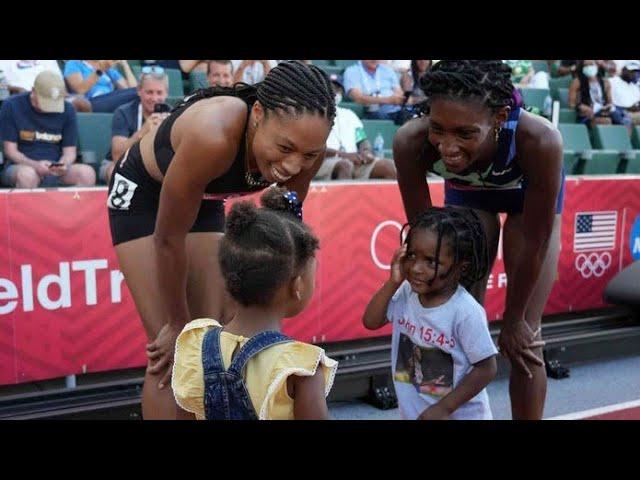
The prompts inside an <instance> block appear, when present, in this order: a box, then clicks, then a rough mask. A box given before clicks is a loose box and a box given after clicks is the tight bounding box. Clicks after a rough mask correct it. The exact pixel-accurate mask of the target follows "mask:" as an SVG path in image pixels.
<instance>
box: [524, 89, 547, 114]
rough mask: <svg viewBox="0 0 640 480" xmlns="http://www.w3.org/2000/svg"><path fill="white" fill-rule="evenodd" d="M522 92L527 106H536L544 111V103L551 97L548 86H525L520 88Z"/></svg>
mask: <svg viewBox="0 0 640 480" xmlns="http://www.w3.org/2000/svg"><path fill="white" fill-rule="evenodd" d="M520 93H522V100H523V101H524V104H525V105H526V106H527V107H536V108H538V109H540V111H541V112H544V103H545V101H546V99H547V97H549V89H547V88H523V89H521V90H520Z"/></svg>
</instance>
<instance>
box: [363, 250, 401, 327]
mask: <svg viewBox="0 0 640 480" xmlns="http://www.w3.org/2000/svg"><path fill="white" fill-rule="evenodd" d="M406 254H407V244H406V243H405V244H404V245H402V247H400V248H399V249H398V250H396V252H395V253H394V255H393V261H392V262H391V276H390V278H389V280H387V281H386V282H385V283H384V285H383V286H382V288H380V290H378V291H377V292H376V294H375V295H374V296H373V298H372V299H371V301H370V302H369V304H368V305H367V308H366V310H365V311H364V315H363V317H362V323H363V324H364V326H365V327H366V328H368V329H369V330H377V329H378V328H381V327H383V326H384V325H385V324H386V323H388V320H387V308H388V307H389V302H390V301H391V297H393V295H394V293H396V290H398V287H400V285H401V284H402V282H403V281H404V277H405V275H404V272H403V271H402V261H403V260H404V257H405V255H406Z"/></svg>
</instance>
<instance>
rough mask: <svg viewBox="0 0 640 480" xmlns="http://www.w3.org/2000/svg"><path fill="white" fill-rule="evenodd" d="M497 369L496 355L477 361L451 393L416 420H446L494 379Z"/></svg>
mask: <svg viewBox="0 0 640 480" xmlns="http://www.w3.org/2000/svg"><path fill="white" fill-rule="evenodd" d="M497 371H498V365H497V362H496V356H495V355H492V356H490V357H488V358H485V359H484V360H481V361H479V362H478V363H474V364H473V369H472V370H471V371H470V372H469V373H468V374H467V375H465V377H464V378H463V379H462V381H461V382H460V383H459V384H458V385H457V386H456V388H454V389H453V390H452V391H451V393H449V394H448V395H447V396H445V397H444V398H442V400H440V401H439V402H438V403H436V404H434V405H431V406H430V407H429V408H427V409H426V410H425V411H424V412H422V413H421V414H420V416H419V417H418V420H446V419H448V418H449V415H451V414H452V413H453V412H455V411H456V410H457V409H458V408H459V407H460V405H462V404H464V403H466V402H468V401H469V400H471V399H472V398H473V397H475V396H476V395H477V394H478V393H480V392H481V391H482V389H483V388H485V387H486V386H487V385H489V383H490V382H491V380H493V379H494V377H495V376H496V373H497Z"/></svg>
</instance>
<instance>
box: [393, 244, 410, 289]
mask: <svg viewBox="0 0 640 480" xmlns="http://www.w3.org/2000/svg"><path fill="white" fill-rule="evenodd" d="M406 255H407V244H406V243H405V244H404V245H402V246H401V247H400V248H399V249H398V250H396V252H395V253H394V254H393V260H391V281H392V282H393V283H395V284H397V285H400V284H401V283H402V282H404V279H405V273H404V269H403V268H402V262H403V261H404V259H405V257H406Z"/></svg>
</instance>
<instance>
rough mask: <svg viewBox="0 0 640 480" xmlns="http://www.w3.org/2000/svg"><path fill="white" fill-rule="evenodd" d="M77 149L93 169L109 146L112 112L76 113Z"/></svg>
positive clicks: (96, 166) (97, 165)
mask: <svg viewBox="0 0 640 480" xmlns="http://www.w3.org/2000/svg"><path fill="white" fill-rule="evenodd" d="M76 116H77V119H78V151H79V153H80V155H81V156H82V158H83V162H84V163H87V164H90V165H91V166H93V167H94V168H95V169H97V168H98V167H99V165H100V162H101V161H102V160H103V159H104V157H105V156H106V154H107V152H108V151H109V149H110V148H111V120H112V118H113V114H112V113H77V114H76ZM85 152H92V153H85Z"/></svg>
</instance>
